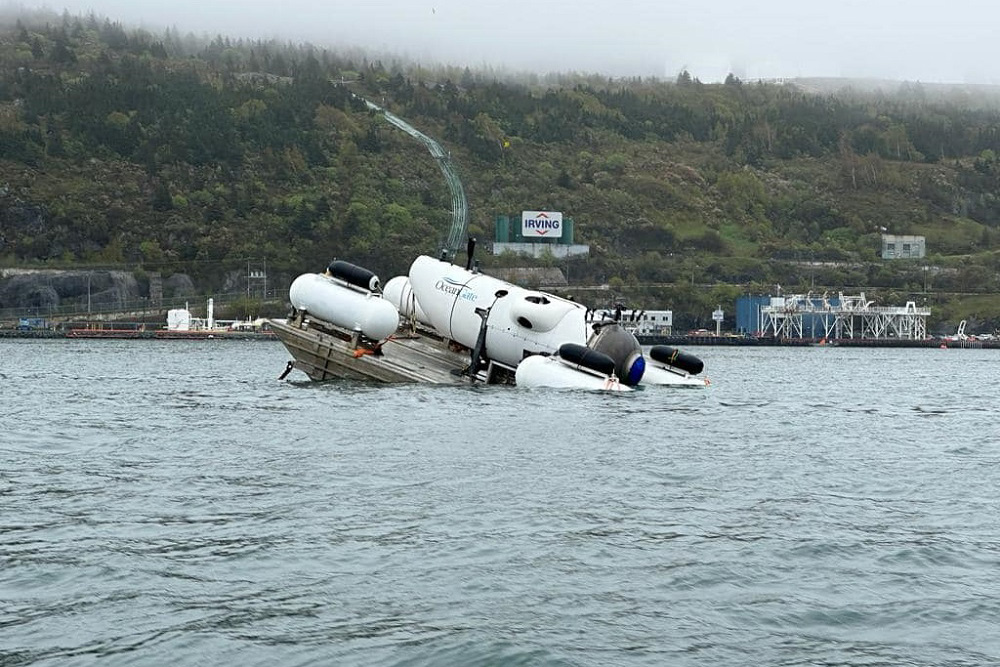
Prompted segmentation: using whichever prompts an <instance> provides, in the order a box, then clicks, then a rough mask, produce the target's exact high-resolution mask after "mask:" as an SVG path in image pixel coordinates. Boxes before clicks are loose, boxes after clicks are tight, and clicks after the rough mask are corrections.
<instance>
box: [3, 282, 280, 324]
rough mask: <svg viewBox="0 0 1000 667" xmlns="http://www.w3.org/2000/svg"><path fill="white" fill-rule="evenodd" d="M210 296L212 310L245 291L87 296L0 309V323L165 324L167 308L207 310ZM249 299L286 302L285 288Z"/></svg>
mask: <svg viewBox="0 0 1000 667" xmlns="http://www.w3.org/2000/svg"><path fill="white" fill-rule="evenodd" d="M209 299H212V300H213V304H214V307H215V308H216V309H220V308H226V307H228V306H230V305H232V304H234V303H240V302H244V303H245V302H246V301H247V295H246V293H245V292H234V293H224V294H207V295H195V296H176V297H170V298H165V299H161V300H160V301H159V303H157V304H152V303H150V300H149V298H147V297H139V298H134V299H119V300H116V301H115V302H113V303H106V302H105V303H93V302H91V303H90V304H89V305H88V304H87V297H86V296H83V297H74V298H73V299H64V300H62V302H61V303H60V304H59V305H57V306H41V307H27V308H0V323H14V324H16V323H17V321H18V320H20V319H21V318H44V319H46V320H48V321H49V322H60V321H65V320H74V321H87V320H92V321H102V320H109V319H124V318H142V319H143V320H146V319H148V318H150V317H155V316H161V319H163V323H164V324H166V321H167V320H166V313H167V311H169V310H174V309H178V308H188V309H190V310H194V311H196V312H202V311H203V310H207V309H208V300H209ZM251 301H252V302H258V303H264V302H267V303H273V302H275V301H281V302H284V303H287V302H288V291H287V290H268V291H267V294H265V295H263V296H261V295H257V296H255V297H254V296H252V297H251Z"/></svg>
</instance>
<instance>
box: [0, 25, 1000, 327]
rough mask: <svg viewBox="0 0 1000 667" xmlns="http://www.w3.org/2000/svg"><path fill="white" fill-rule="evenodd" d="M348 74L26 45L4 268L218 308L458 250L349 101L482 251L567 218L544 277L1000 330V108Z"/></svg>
mask: <svg viewBox="0 0 1000 667" xmlns="http://www.w3.org/2000/svg"><path fill="white" fill-rule="evenodd" d="M346 53H347V51H344V52H334V51H330V50H324V49H319V48H315V47H311V46H309V45H292V44H281V43H276V42H258V41H253V42H251V41H245V40H239V39H233V38H227V37H224V36H222V37H217V38H214V39H210V40H209V39H199V38H194V37H191V36H181V35H178V34H176V33H173V32H171V31H167V32H164V33H163V34H152V33H149V32H145V31H140V30H132V29H128V28H126V27H123V26H121V25H120V24H117V23H115V22H113V21H112V20H107V19H104V18H98V17H94V16H89V17H74V16H70V15H67V14H64V15H63V16H61V17H58V16H48V17H46V16H27V15H23V16H21V17H17V18H11V19H9V20H8V21H7V22H6V24H5V25H4V26H3V27H2V29H0V263H2V264H3V265H5V266H40V265H44V266H54V267H79V266H85V265H102V266H115V267H124V268H133V267H134V268H137V269H139V268H141V269H142V270H145V271H153V270H157V271H164V272H183V273H187V274H189V275H191V276H193V277H194V278H195V280H196V282H198V283H200V284H203V285H204V286H205V290H206V291H207V290H209V289H211V288H212V287H213V286H214V285H216V284H217V283H219V282H220V281H221V280H222V279H223V276H224V275H225V274H226V273H227V272H229V271H232V270H233V269H234V268H236V269H238V268H239V267H241V266H245V265H246V262H247V259H248V258H255V259H266V261H267V264H268V266H269V267H270V268H271V272H272V273H273V274H276V275H278V274H282V275H284V276H285V277H286V278H287V277H289V276H294V275H296V274H297V273H300V272H302V271H307V270H316V269H318V268H320V267H322V266H324V265H325V264H326V263H327V262H328V261H329V260H330V259H331V258H333V257H340V258H343V259H348V260H350V261H353V262H356V263H359V264H364V265H367V266H369V267H371V268H373V269H374V270H376V271H378V272H379V273H380V274H381V275H384V276H391V275H395V274H397V273H401V272H404V271H405V270H406V267H407V266H408V263H409V261H410V260H411V259H412V258H413V257H414V256H415V255H416V254H418V253H434V252H435V251H436V250H437V249H438V248H439V247H440V244H441V243H442V241H443V240H444V239H445V238H446V237H447V234H448V230H449V224H450V221H451V211H450V205H451V198H450V195H449V192H448V189H447V187H446V185H445V183H444V180H443V178H442V176H441V173H440V171H439V169H438V168H437V165H436V164H435V162H434V160H433V159H432V158H431V157H430V155H428V154H427V152H426V151H425V149H424V148H423V147H422V146H421V145H420V144H419V143H418V142H416V141H414V140H413V139H411V138H410V137H408V136H407V135H405V134H403V133H402V132H400V131H399V130H397V129H395V128H393V127H391V126H390V125H389V124H388V123H387V122H386V121H385V119H384V118H382V117H381V116H379V115H378V114H374V113H372V112H370V111H368V110H367V108H366V107H365V105H364V103H363V102H362V101H361V100H360V99H358V97H355V96H354V95H352V93H354V94H356V95H357V96H360V97H361V98H365V99H369V100H372V101H374V102H376V103H378V104H380V105H384V106H385V107H386V108H388V109H390V110H392V111H393V112H394V113H396V114H397V115H399V116H401V117H403V118H405V119H406V120H407V121H408V122H410V123H411V124H413V125H414V126H416V127H418V128H420V129H421V130H422V131H423V132H425V133H427V134H429V135H431V136H433V137H435V138H437V139H438V140H439V141H441V143H442V144H444V145H445V146H446V147H447V148H448V149H449V150H450V151H452V158H453V160H454V162H455V163H456V165H458V168H459V171H460V173H461V177H462V180H463V183H464V184H465V188H466V191H467V195H468V198H469V201H470V207H471V221H472V223H471V227H470V232H471V233H472V234H473V235H475V236H478V237H480V238H486V239H488V238H491V237H492V233H493V219H494V216H496V215H499V214H517V213H518V212H520V211H521V210H523V209H533V210H559V211H563V212H564V213H565V214H566V215H567V216H570V217H572V218H573V219H574V221H575V228H576V236H577V241H578V242H582V243H588V244H590V246H591V249H592V253H591V257H590V258H589V259H587V260H573V261H571V262H566V261H565V260H564V261H561V262H556V261H554V260H551V259H549V260H537V261H535V262H536V263H541V264H546V263H547V264H553V265H557V266H559V267H560V268H563V269H564V270H568V272H569V275H570V280H571V282H573V283H579V284H595V283H598V284H599V283H608V284H611V285H612V286H613V287H614V288H615V290H616V292H617V293H618V296H619V297H622V298H626V299H630V300H634V301H636V302H637V303H638V302H641V303H642V305H644V306H646V307H650V308H653V307H672V308H674V310H675V311H678V313H681V314H683V315H682V318H681V322H687V321H689V322H690V323H692V324H697V323H705V322H708V321H709V315H710V312H711V310H712V309H714V308H715V307H716V305H717V304H719V303H726V304H731V303H732V299H733V298H734V297H735V296H736V295H737V294H739V293H742V292H747V291H753V292H768V291H771V290H772V289H773V288H774V286H775V285H776V284H780V285H781V286H782V288H783V289H785V290H786V291H798V290H802V291H805V290H808V289H814V290H818V291H823V290H832V291H837V290H844V291H845V292H851V293H856V292H857V291H861V290H867V291H868V292H869V293H870V294H871V293H873V292H875V291H877V292H878V294H879V296H880V297H881V300H882V301H883V302H885V303H899V302H902V301H904V300H908V299H917V300H918V302H926V303H931V304H932V305H934V307H935V309H936V312H935V318H936V320H938V321H942V322H944V321H949V320H950V319H961V318H976V319H978V321H979V322H980V324H981V326H982V327H983V328H995V327H997V326H1000V299H997V298H996V296H995V294H996V292H997V291H998V287H1000V284H998V283H1000V281H998V273H997V269H998V266H1000V260H998V257H1000V255H998V250H1000V161H998V155H1000V111H998V107H997V105H996V99H995V98H990V97H989V96H988V94H989V91H983V92H982V93H976V92H971V93H970V92H969V91H958V92H954V93H950V94H942V93H940V92H939V91H937V90H933V91H931V90H929V89H926V88H925V87H923V86H921V85H919V84H908V85H904V86H902V87H901V88H900V89H899V90H897V91H893V92H891V93H885V92H862V91H860V90H857V91H855V92H850V91H840V92H838V93H836V94H817V93H810V92H806V91H805V90H803V89H801V88H798V87H796V86H794V85H777V84H766V83H761V82H741V81H739V80H738V79H736V78H734V77H730V78H729V79H728V80H727V81H726V82H725V83H724V84H715V85H707V84H702V83H701V82H699V81H698V80H697V79H696V78H693V77H692V76H690V75H689V74H688V73H686V72H685V73H682V74H681V76H679V77H678V78H677V80H676V81H669V82H663V81H648V80H625V81H622V80H607V79H603V78H599V77H584V76H570V75H566V76H564V77H560V78H558V79H543V80H538V79H535V80H532V79H530V78H526V79H524V80H520V81H519V80H514V79H511V78H500V77H496V76H493V75H491V74H489V73H484V72H476V71H472V70H468V69H467V70H448V69H441V70H427V69H420V68H417V67H415V66H410V65H408V64H406V63H390V64H388V65H387V64H385V63H383V62H380V61H377V60H371V59H367V58H364V57H363V56H359V55H355V56H353V57H351V56H348V55H345V54H346ZM883 231H887V232H890V233H895V234H921V235H924V236H926V238H927V248H928V254H929V257H928V259H927V260H926V261H922V260H921V261H909V262H907V261H903V260H896V261H893V262H887V261H883V260H881V259H879V257H878V253H879V250H880V234H881V233H882V232H883ZM480 259H481V260H482V261H483V263H484V265H485V266H486V267H487V268H488V267H489V265H490V264H491V263H493V264H504V265H512V264H523V265H527V264H531V263H532V260H526V259H521V258H511V257H501V258H496V259H493V258H489V257H486V256H485V254H483V255H482V256H481V257H480ZM729 308H731V306H729ZM685 318H686V319H685Z"/></svg>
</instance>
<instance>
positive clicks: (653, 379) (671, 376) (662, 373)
mask: <svg viewBox="0 0 1000 667" xmlns="http://www.w3.org/2000/svg"><path fill="white" fill-rule="evenodd" d="M640 384H642V385H647V386H648V385H660V386H664V385H666V386H671V387H707V386H708V384H709V383H708V379H707V378H700V377H694V376H693V375H688V374H686V373H678V372H676V371H672V370H669V369H667V368H664V367H663V366H660V365H657V364H656V363H655V362H654V363H649V364H647V365H646V372H645V373H643V374H642V381H641V382H640Z"/></svg>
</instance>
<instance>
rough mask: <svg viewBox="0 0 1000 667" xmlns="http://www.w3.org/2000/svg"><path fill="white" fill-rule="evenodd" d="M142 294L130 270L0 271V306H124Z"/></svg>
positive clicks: (36, 307) (45, 307)
mask: <svg viewBox="0 0 1000 667" xmlns="http://www.w3.org/2000/svg"><path fill="white" fill-rule="evenodd" d="M141 296H145V295H144V294H142V292H141V290H140V287H139V282H138V281H137V280H136V279H135V276H134V275H132V274H131V273H129V272H127V271H55V270H31V269H7V270H5V271H4V272H3V273H2V274H0V308H30V309H53V308H56V307H58V306H61V305H64V304H67V303H79V304H81V305H83V304H86V303H88V300H89V303H90V305H91V306H92V307H100V308H106V307H109V306H111V307H115V306H124V305H126V304H127V303H129V302H130V301H135V300H137V299H138V298H139V297H141Z"/></svg>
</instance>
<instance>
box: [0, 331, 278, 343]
mask: <svg viewBox="0 0 1000 667" xmlns="http://www.w3.org/2000/svg"><path fill="white" fill-rule="evenodd" d="M3 338H36V339H42V338H44V339H73V340H78V339H84V338H88V339H102V340H107V339H113V340H274V341H276V340H278V337H277V336H275V335H274V333H273V332H270V331H264V332H254V331H170V330H167V329H152V330H139V329H68V330H65V331H59V330H55V329H31V330H28V331H18V330H17V329H0V339H3Z"/></svg>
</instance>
